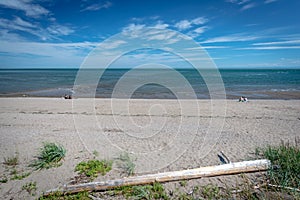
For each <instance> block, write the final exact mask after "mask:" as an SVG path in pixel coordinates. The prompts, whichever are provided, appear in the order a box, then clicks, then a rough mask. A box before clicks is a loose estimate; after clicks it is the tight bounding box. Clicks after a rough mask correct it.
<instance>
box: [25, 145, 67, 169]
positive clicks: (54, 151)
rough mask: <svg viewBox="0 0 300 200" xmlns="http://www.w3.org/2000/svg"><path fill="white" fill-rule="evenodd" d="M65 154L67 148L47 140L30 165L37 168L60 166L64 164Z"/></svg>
mask: <svg viewBox="0 0 300 200" xmlns="http://www.w3.org/2000/svg"><path fill="white" fill-rule="evenodd" d="M65 155H66V149H65V148H64V147H63V146H61V145H58V144H55V143H48V142H46V143H44V144H43V147H41V148H40V151H39V155H38V156H37V159H36V160H34V161H33V162H32V163H31V164H30V167H34V168H35V169H37V170H39V169H43V168H46V169H48V168H51V167H58V166H60V165H61V164H62V163H61V161H62V159H63V158H64V157H65Z"/></svg>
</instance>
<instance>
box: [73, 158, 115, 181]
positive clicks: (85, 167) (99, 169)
mask: <svg viewBox="0 0 300 200" xmlns="http://www.w3.org/2000/svg"><path fill="white" fill-rule="evenodd" d="M112 163H113V162H112V161H110V160H89V161H87V162H85V161H82V162H80V163H79V164H78V165H77V166H76V167H75V171H78V172H79V174H84V175H85V176H87V177H89V178H90V179H91V180H93V179H95V178H96V177H97V176H98V174H99V173H100V174H102V175H105V174H106V173H107V172H109V171H110V170H111V169H112Z"/></svg>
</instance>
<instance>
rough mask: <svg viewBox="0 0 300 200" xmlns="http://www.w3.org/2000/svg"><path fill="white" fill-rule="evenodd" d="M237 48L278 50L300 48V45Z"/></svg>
mask: <svg viewBox="0 0 300 200" xmlns="http://www.w3.org/2000/svg"><path fill="white" fill-rule="evenodd" d="M238 49H239V50H242V49H248V50H249V49H251V50H280V49H300V46H264V47H245V48H238Z"/></svg>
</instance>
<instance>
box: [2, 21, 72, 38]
mask: <svg viewBox="0 0 300 200" xmlns="http://www.w3.org/2000/svg"><path fill="white" fill-rule="evenodd" d="M0 27H1V28H2V29H3V30H6V33H9V32H14V31H22V32H25V33H29V34H31V35H34V36H37V37H38V38H39V39H42V40H48V39H58V38H57V36H62V35H69V34H71V33H73V32H74V30H73V29H71V28H69V27H67V26H63V25H60V24H57V23H55V22H54V23H53V24H52V25H50V26H49V27H47V28H43V27H40V26H38V25H37V24H34V23H31V22H29V21H25V20H23V19H22V18H20V17H16V18H15V19H13V20H8V19H3V18H0ZM2 33H4V32H3V31H2ZM15 34H17V33H15ZM9 35H11V36H12V37H13V38H15V35H12V34H5V40H7V39H8V40H12V39H9V38H7V37H8V36H9ZM2 36H4V35H1V36H0V39H1V40H3V39H4V38H3V37H2ZM19 38H23V37H22V36H20V37H19Z"/></svg>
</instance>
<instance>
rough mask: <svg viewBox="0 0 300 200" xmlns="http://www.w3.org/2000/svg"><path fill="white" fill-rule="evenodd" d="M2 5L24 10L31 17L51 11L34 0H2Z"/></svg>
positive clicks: (0, 3) (0, 2) (0, 4)
mask: <svg viewBox="0 0 300 200" xmlns="http://www.w3.org/2000/svg"><path fill="white" fill-rule="evenodd" d="M0 6H2V7H5V8H10V9H15V10H21V11H24V12H25V14H26V15H27V16H29V17H39V16H41V15H47V14H49V13H50V11H49V10H47V9H46V8H44V7H42V6H40V5H38V4H36V3H32V0H26V1H24V0H23V1H22V0H1V1H0Z"/></svg>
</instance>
